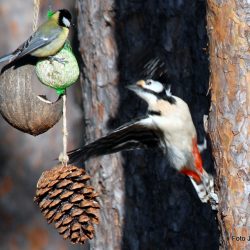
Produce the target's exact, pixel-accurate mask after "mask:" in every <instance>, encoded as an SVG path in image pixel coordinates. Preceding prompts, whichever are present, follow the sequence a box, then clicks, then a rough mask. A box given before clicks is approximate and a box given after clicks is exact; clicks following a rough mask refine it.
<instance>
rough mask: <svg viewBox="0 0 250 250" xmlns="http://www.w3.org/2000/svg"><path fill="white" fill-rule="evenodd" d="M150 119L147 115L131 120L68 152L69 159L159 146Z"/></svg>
mask: <svg viewBox="0 0 250 250" xmlns="http://www.w3.org/2000/svg"><path fill="white" fill-rule="evenodd" d="M150 120H151V119H150V118H149V117H145V118H142V119H138V120H137V121H132V122H130V123H127V124H125V125H123V126H121V127H119V128H118V129H116V130H114V131H113V132H111V133H110V134H108V135H106V136H104V137H102V138H100V139H97V140H96V141H94V142H92V143H90V144H87V145H85V146H83V147H82V148H79V149H75V150H72V151H70V152H68V156H69V161H70V162H71V163H72V162H76V161H80V160H81V161H86V160H88V159H89V158H91V157H95V156H100V155H106V154H112V153H116V152H119V151H123V150H133V149H140V148H144V149H153V148H157V147H160V132H159V131H158V130H157V128H155V127H154V126H153V124H151V121H150Z"/></svg>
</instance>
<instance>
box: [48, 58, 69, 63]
mask: <svg viewBox="0 0 250 250" xmlns="http://www.w3.org/2000/svg"><path fill="white" fill-rule="evenodd" d="M48 58H49V60H50V61H57V62H59V63H61V64H63V65H64V64H65V63H68V61H67V60H65V59H64V58H58V57H56V56H49V57H48Z"/></svg>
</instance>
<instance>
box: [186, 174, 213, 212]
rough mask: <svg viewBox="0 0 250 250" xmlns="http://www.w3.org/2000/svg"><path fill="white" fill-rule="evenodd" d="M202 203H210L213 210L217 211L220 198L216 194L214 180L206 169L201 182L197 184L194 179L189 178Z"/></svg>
mask: <svg viewBox="0 0 250 250" xmlns="http://www.w3.org/2000/svg"><path fill="white" fill-rule="evenodd" d="M189 178H190V180H191V182H192V184H193V186H194V188H195V190H196V192H197V194H198V196H199V198H200V200H201V202H203V203H207V202H210V204H211V206H212V209H213V210H216V209H217V204H218V196H217V194H216V193H215V192H214V178H213V176H211V175H210V174H208V173H207V172H206V171H205V170H204V169H203V172H202V175H201V181H200V182H197V181H196V180H195V179H194V178H193V177H191V176H190V177H189Z"/></svg>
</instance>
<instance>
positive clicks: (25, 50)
mask: <svg viewBox="0 0 250 250" xmlns="http://www.w3.org/2000/svg"><path fill="white" fill-rule="evenodd" d="M59 34H60V27H57V28H51V29H48V30H46V31H44V29H41V28H40V29H38V30H37V31H36V32H34V33H33V35H31V36H30V37H29V39H28V40H26V41H25V42H24V43H23V44H22V45H20V46H19V47H18V48H17V49H16V51H15V52H14V53H13V54H16V55H17V56H16V58H15V59H17V58H20V57H22V56H25V55H27V54H31V53H32V52H34V51H35V50H37V49H40V48H42V47H44V46H46V45H48V44H49V43H51V42H52V41H53V40H55V39H56V38H57V37H58V35H59Z"/></svg>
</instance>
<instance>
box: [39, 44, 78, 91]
mask: <svg viewBox="0 0 250 250" xmlns="http://www.w3.org/2000/svg"><path fill="white" fill-rule="evenodd" d="M79 73H80V72H79V66H78V63H77V60H76V58H75V56H74V54H73V53H72V50H71V47H70V45H69V44H68V43H67V42H66V43H65V46H64V47H63V48H62V49H61V50H60V51H59V52H58V53H57V54H56V55H54V58H52V59H43V60H40V61H39V62H38V63H37V65H36V74H37V77H38V78H39V80H40V81H41V82H42V83H43V84H45V85H47V86H49V87H51V88H54V89H56V91H57V92H58V94H62V93H64V90H65V89H66V88H67V87H69V86H70V85H71V84H73V83H75V82H76V80H77V79H78V77H79Z"/></svg>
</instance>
